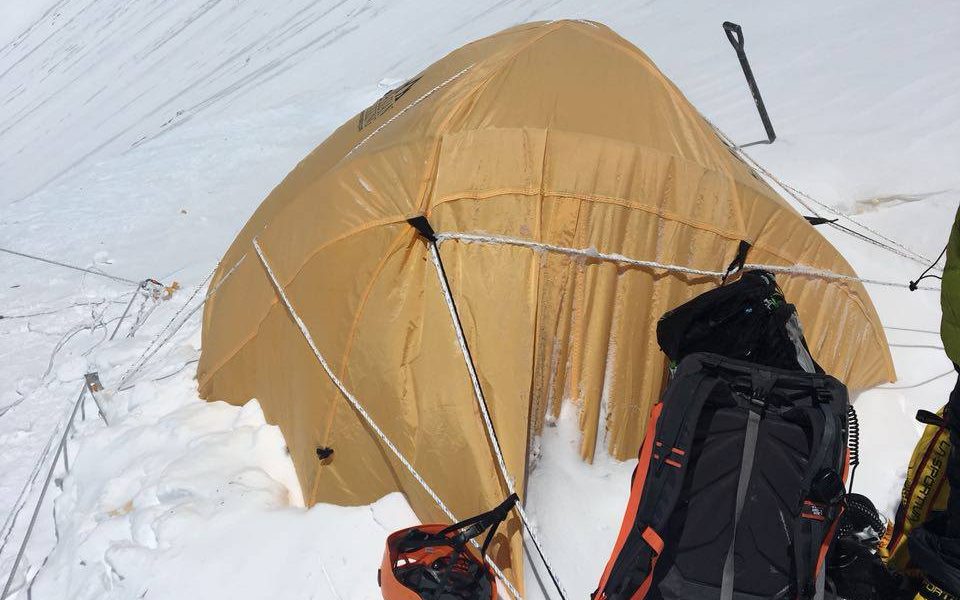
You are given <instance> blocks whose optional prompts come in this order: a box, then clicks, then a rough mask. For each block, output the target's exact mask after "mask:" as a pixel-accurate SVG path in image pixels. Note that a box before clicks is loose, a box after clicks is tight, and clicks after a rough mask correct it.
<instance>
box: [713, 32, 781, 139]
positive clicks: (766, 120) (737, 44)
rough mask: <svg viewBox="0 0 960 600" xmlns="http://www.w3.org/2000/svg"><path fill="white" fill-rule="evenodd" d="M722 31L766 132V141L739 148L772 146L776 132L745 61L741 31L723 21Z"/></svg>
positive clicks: (747, 62)
mask: <svg viewBox="0 0 960 600" xmlns="http://www.w3.org/2000/svg"><path fill="white" fill-rule="evenodd" d="M723 31H724V32H725V33H726V34H727V39H728V40H730V45H731V46H733V49H734V50H735V51H736V52H737V58H738V59H740V66H741V67H742V68H743V76H744V77H746V78H747V85H749V86H750V93H751V94H752V95H753V101H754V102H755V103H756V104H757V112H759V113H760V120H761V121H763V128H764V129H765V130H766V131H767V139H765V140H757V141H756V142H750V143H749V144H741V145H740V146H739V147H740V148H746V147H747V146H755V145H757V144H772V143H773V140H775V139H777V134H776V132H774V131H773V124H772V123H771V122H770V115H768V114H767V107H766V106H764V104H763V98H762V97H761V96H760V88H759V87H757V80H756V78H754V76H753V70H752V69H751V68H750V61H748V60H747V53H746V52H745V51H744V50H743V29H742V28H741V27H740V26H739V25H737V24H736V23H731V22H730V21H724V23H723Z"/></svg>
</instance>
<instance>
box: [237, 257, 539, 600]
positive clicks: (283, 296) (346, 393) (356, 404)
mask: <svg viewBox="0 0 960 600" xmlns="http://www.w3.org/2000/svg"><path fill="white" fill-rule="evenodd" d="M253 249H254V250H256V252H257V256H258V257H260V262H261V263H262V264H263V268H264V270H265V271H266V272H267V276H268V277H269V278H270V281H271V283H272V284H273V287H274V289H275V290H276V292H277V296H278V297H279V298H280V300H281V301H282V302H283V304H284V306H285V307H286V308H287V312H289V313H290V317H291V318H292V319H293V321H294V323H296V324H297V328H299V329H300V333H301V334H302V335H303V338H304V339H305V340H306V341H307V345H309V346H310V350H312V351H313V355H314V356H315V357H316V358H317V362H319V363H320V366H321V367H323V370H324V371H326V373H327V376H328V377H330V381H332V382H333V385H335V386H336V387H337V389H338V390H340V393H341V394H342V395H343V397H344V398H345V399H346V400H347V402H349V403H350V405H351V406H352V407H353V409H354V410H355V411H357V414H359V415H360V417H361V418H363V420H364V422H365V423H366V424H367V425H368V426H369V427H370V429H372V430H373V432H374V433H375V434H377V437H378V438H380V441H381V442H383V444H384V445H385V446H386V447H387V448H389V449H390V451H391V452H393V455H394V456H396V457H397V460H399V461H400V463H401V464H402V465H403V466H404V467H405V468H406V469H407V471H408V472H409V473H410V475H411V476H413V478H414V479H416V480H417V483H419V484H420V486H421V487H422V488H423V490H424V491H425V492H427V494H428V495H429V496H430V497H431V498H432V499H433V501H434V502H435V503H436V504H437V506H438V507H440V510H442V511H443V513H444V514H445V515H447V518H448V519H450V520H451V522H453V523H456V522H458V521H459V519H457V518H456V517H455V516H454V515H453V513H452V512H451V511H450V509H449V508H447V505H446V504H444V503H443V500H441V499H440V496H438V495H437V493H436V492H434V491H433V488H431V487H430V486H429V485H428V484H427V482H426V480H424V478H423V476H421V475H420V473H418V472H417V470H416V468H414V466H413V465H412V464H411V463H410V461H408V460H407V458H406V457H405V456H404V455H403V453H402V452H400V449H399V448H397V447H396V445H394V443H393V442H392V441H390V438H388V437H387V435H386V434H385V433H384V432H383V430H382V429H380V426H379V425H377V423H376V421H374V420H373V417H371V416H370V414H369V413H368V412H367V411H366V409H364V408H363V405H361V404H360V401H359V400H357V398H356V396H354V395H353V394H352V393H351V392H350V390H348V389H347V387H346V386H345V385H344V384H343V382H342V381H340V378H339V377H337V375H336V373H334V372H333V369H331V368H330V365H329V364H328V363H327V359H325V358H324V357H323V355H322V354H320V350H319V349H318V348H317V344H316V343H315V342H314V341H313V336H311V335H310V330H309V329H307V325H306V324H305V323H304V322H303V319H301V318H300V315H299V314H298V313H297V310H296V309H295V308H294V307H293V304H291V303H290V300H289V298H287V293H286V292H285V291H284V290H283V286H282V285H280V281H279V280H278V279H277V276H276V275H275V274H274V272H273V269H272V268H271V267H270V263H269V261H268V260H267V257H266V255H265V254H264V253H263V249H262V248H261V247H260V243H259V242H258V241H257V238H253ZM471 541H472V542H473V545H474V546H478V544H477V543H476V541H475V540H471ZM484 559H485V560H486V561H487V563H488V564H489V565H490V567H491V568H492V569H493V571H494V572H495V573H496V574H497V577H499V578H500V580H501V581H502V582H503V584H504V585H505V586H506V587H507V589H508V590H509V591H510V594H511V595H512V596H513V597H514V598H515V599H516V600H522V598H521V596H520V593H519V592H518V591H517V589H516V588H515V587H514V585H513V584H512V583H510V580H509V579H507V577H506V575H505V574H504V573H503V571H502V570H500V567H498V566H497V564H496V563H495V562H493V560H492V559H491V558H490V557H488V556H485V557H484Z"/></svg>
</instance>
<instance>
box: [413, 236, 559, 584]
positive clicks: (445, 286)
mask: <svg viewBox="0 0 960 600" xmlns="http://www.w3.org/2000/svg"><path fill="white" fill-rule="evenodd" d="M427 246H428V247H429V248H430V258H431V259H432V261H433V266H434V268H435V269H436V271H437V279H438V280H439V281H440V289H441V290H443V299H444V301H445V302H446V303H447V311H448V312H449V313H450V320H451V321H452V322H453V330H454V332H456V334H457V344H458V345H459V346H460V353H461V354H463V362H464V363H466V365H467V372H468V373H469V374H470V382H471V383H472V384H473V396H474V398H475V399H476V401H477V406H478V407H479V408H480V414H481V415H483V424H484V426H485V427H486V430H487V439H488V440H489V441H490V445H491V446H492V447H493V453H494V454H495V455H496V457H497V466H498V467H499V469H500V474H501V475H502V476H503V480H504V481H505V482H506V484H507V491H508V492H509V493H510V494H516V493H517V490H516V487H515V480H514V478H513V477H511V476H510V473H509V471H508V470H507V463H506V461H505V460H504V458H503V450H502V449H501V448H500V440H499V439H498V438H497V432H496V430H495V429H494V427H493V420H492V419H491V418H490V411H489V410H488V407H487V400H486V398H485V397H484V395H483V388H481V387H480V378H479V377H478V376H477V369H476V366H475V365H474V364H473V358H472V357H471V355H470V350H469V349H468V348H467V339H466V336H465V335H464V333H463V326H462V324H461V323H460V316H459V314H458V313H457V307H456V304H455V303H454V301H453V294H452V293H451V292H450V285H449V282H448V281H447V276H446V274H445V272H444V270H443V263H442V262H441V261H440V253H439V252H438V250H437V244H436V243H434V242H432V241H430V240H427ZM513 507H514V508H515V509H516V510H517V514H518V515H520V520H521V521H522V522H523V526H524V528H525V529H526V530H527V533H529V534H530V539H531V541H533V545H534V546H536V548H537V552H538V553H539V554H540V559H541V560H543V564H544V566H546V568H547V571H549V572H550V576H551V579H553V582H554V583H555V584H556V586H557V590H558V591H559V592H560V595H561V596H562V597H564V598H565V597H566V595H567V592H566V590H565V589H563V585H561V584H560V580H559V579H558V578H557V577H556V575H554V572H553V569H552V568H551V566H550V563H549V562H547V559H546V556H544V553H543V546H542V545H541V543H540V540H539V539H538V537H537V534H536V533H535V532H534V528H533V527H532V526H531V524H530V520H529V519H528V518H527V513H526V511H525V510H524V509H523V503H521V502H517V503H516V504H514V505H513Z"/></svg>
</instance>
